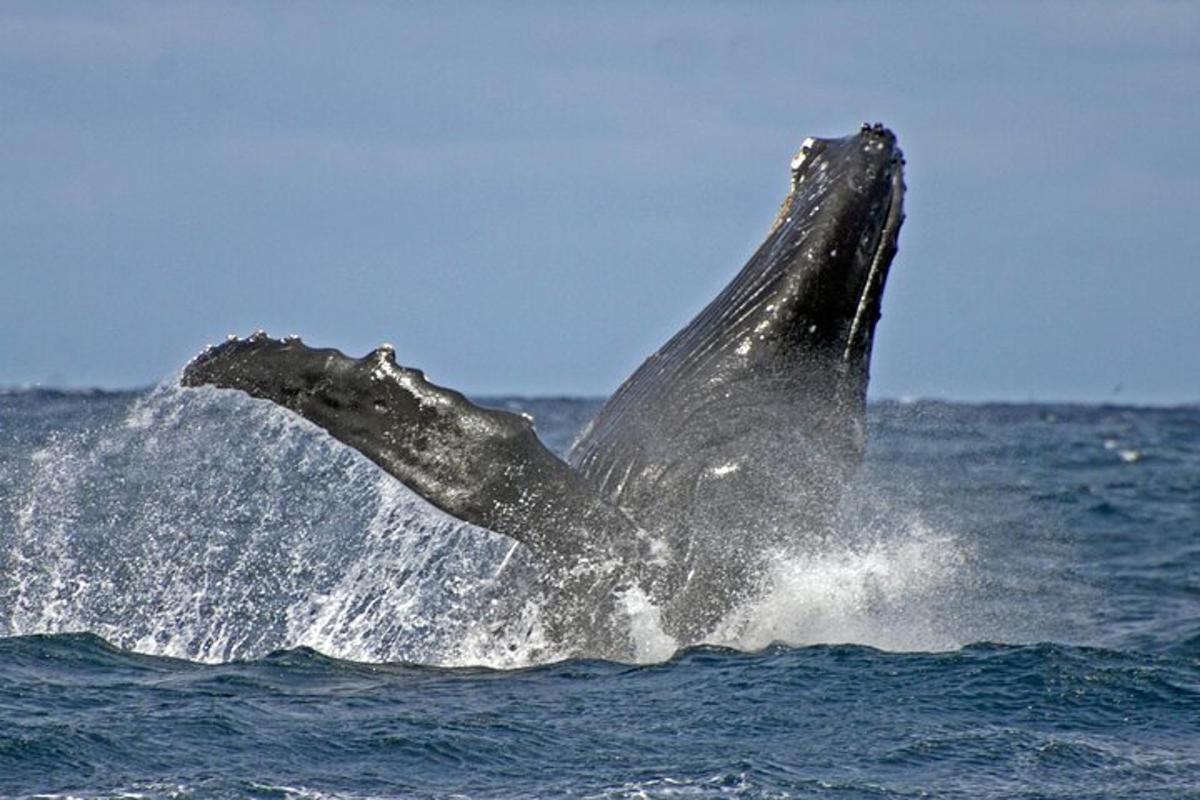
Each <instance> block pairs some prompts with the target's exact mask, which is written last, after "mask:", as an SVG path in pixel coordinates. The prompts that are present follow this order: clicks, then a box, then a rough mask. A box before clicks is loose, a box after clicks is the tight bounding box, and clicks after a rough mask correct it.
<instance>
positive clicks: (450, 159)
mask: <svg viewBox="0 0 1200 800" xmlns="http://www.w3.org/2000/svg"><path fill="white" fill-rule="evenodd" d="M864 120H868V121H875V120H881V121H883V122H885V123H887V124H888V125H889V126H891V127H892V128H893V129H894V130H895V131H896V132H897V133H898V135H899V137H900V141H901V145H902V146H903V147H904V149H905V152H906V154H907V156H908V165H909V166H908V184H909V195H908V199H907V209H908V222H907V223H906V226H905V229H904V232H903V234H902V237H901V249H900V255H899V256H898V258H897V261H896V263H895V264H894V266H893V271H892V277H891V280H890V281H889V288H888V294H887V296H886V298H885V301H884V319H883V322H882V323H881V324H880V328H879V333H878V339H877V345H876V352H875V360H874V370H873V374H874V382H873V386H872V394H873V395H874V396H876V397H897V396H913V395H920V396H934V397H948V398H959V399H973V400H974V399H1012V400H1025V399H1029V398H1036V399H1047V400H1057V399H1073V400H1090V401H1097V400H1109V399H1117V400H1120V401H1129V402H1147V401H1149V402H1182V401H1196V400H1200V269H1198V267H1200V264H1198V255H1197V254H1198V253H1200V221H1198V220H1197V212H1198V209H1200V145H1198V144H1197V142H1198V138H1197V137H1198V135H1200V124H1198V123H1200V4H1196V3H1184V2H1163V3H1139V4H1128V5H1126V4H1106V3H1087V4H1083V3H1064V4H1044V3H1037V4H1035V3H1028V4H1024V3H1022V4H1015V5H1004V6H1001V5H999V4H983V3H979V4H971V3H944V4H936V3H922V4H909V3H848V4H836V5H834V4H819V3H812V4H807V3H779V4H760V5H744V4H736V5H735V4H719V3H714V4H698V3H666V4H648V3H636V4H632V3H631V4H582V3H580V4H562V3H545V4H534V3H531V4H520V5H510V4H482V3H481V4H468V3H450V4H429V5H408V4H400V3H380V4H370V3H347V4H342V3H336V4H335V3H328V4H313V3H298V4H297V3H279V4H275V3H257V4H222V3H215V2H204V3H195V4H189V3H148V4H141V3H78V4H66V3H49V4H47V3H42V2H36V3H19V2H18V3H14V2H8V3H5V4H3V5H2V6H0V270H3V272H2V274H3V276H4V284H3V289H2V290H0V314H2V315H3V319H4V324H3V326H2V327H0V385H11V384H27V383H33V382H42V383H51V384H58V385H64V384H65V385H101V386H109V387H115V386H134V385H144V384H148V383H152V382H154V381H157V380H159V379H162V378H165V377H168V376H170V375H171V374H173V373H174V372H175V371H176V370H177V369H178V368H179V367H180V366H181V365H182V364H183V363H184V362H185V361H186V360H187V359H188V358H189V357H190V356H191V355H192V354H193V353H195V352H196V351H198V350H199V349H200V348H202V347H203V346H204V345H205V344H206V343H207V342H210V341H217V340H219V339H220V338H221V337H222V336H223V335H224V334H225V333H227V332H230V331H236V332H239V333H242V334H245V333H249V332H250V331H252V330H254V329H255V328H258V327H264V328H266V329H267V330H268V331H270V332H271V333H273V334H279V335H282V334H287V333H293V332H296V333H300V334H303V335H304V337H305V338H306V340H309V341H311V342H312V343H315V344H319V345H323V346H335V347H338V348H340V349H343V350H345V351H347V352H350V353H353V354H361V353H363V352H365V351H366V350H368V349H369V348H371V347H373V346H374V345H376V344H378V343H379V342H381V341H390V342H393V343H394V344H395V345H396V348H397V354H398V357H399V358H400V359H401V360H402V361H403V362H405V363H408V364H410V365H413V366H417V367H421V368H423V369H425V370H426V371H427V372H428V373H429V375H430V377H431V379H433V380H435V381H437V382H439V383H443V384H446V385H450V386H453V387H455V388H459V389H462V390H465V391H468V392H473V393H519V394H544V393H564V394H607V393H608V392H609V391H611V390H612V389H613V388H615V386H616V385H617V383H619V381H620V380H621V379H622V378H623V377H624V376H625V375H627V374H628V373H629V372H630V371H632V370H633V368H634V367H636V366H637V364H638V363H639V362H640V361H641V359H642V358H644V357H645V356H646V355H647V354H649V353H650V352H651V351H652V350H653V349H654V348H655V347H657V346H658V345H659V344H660V343H661V342H662V341H663V340H664V339H665V338H666V337H668V336H669V335H670V334H671V333H673V332H674V331H675V330H676V329H677V328H678V327H680V326H681V325H683V324H684V323H685V322H686V321H687V320H688V319H689V318H690V317H691V316H692V315H693V314H694V313H695V312H696V311H698V310H699V309H700V308H701V307H702V306H703V305H704V303H705V302H707V301H708V299H710V298H711V297H712V296H713V295H714V294H715V293H716V292H717V291H718V290H719V289H720V288H721V287H722V286H723V285H724V284H725V283H726V282H727V281H728V280H729V279H730V278H731V277H732V276H733V275H734V274H735V273H736V272H737V270H738V269H739V268H740V267H741V265H742V264H743V263H744V261H745V260H746V258H747V257H748V256H749V255H750V253H751V252H752V251H753V249H754V247H755V246H756V245H757V244H758V242H759V240H760V238H761V237H762V235H763V234H764V233H765V231H766V228H767V226H768V224H769V223H770V221H771V219H772V218H773V215H774V212H775V210H776V208H777V206H778V203H779V201H780V200H781V199H782V197H783V194H784V192H785V190H786V188H787V184H788V161H789V160H790V158H791V156H792V154H793V152H794V151H795V149H796V148H797V146H798V145H799V143H800V142H801V140H802V139H803V138H804V137H805V136H808V135H826V136H836V135H843V134H846V133H850V132H852V131H853V130H855V129H856V128H857V126H858V124H859V123H860V122H862V121H864ZM1118 384H1119V385H1121V386H1122V387H1123V389H1122V391H1121V392H1120V393H1119V394H1118V395H1116V396H1115V397H1114V395H1113V391H1114V387H1116V386H1117V385H1118Z"/></svg>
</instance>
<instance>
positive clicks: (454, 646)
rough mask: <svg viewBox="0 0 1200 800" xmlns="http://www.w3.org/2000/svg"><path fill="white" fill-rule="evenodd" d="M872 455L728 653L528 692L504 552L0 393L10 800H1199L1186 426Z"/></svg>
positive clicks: (256, 418)
mask: <svg viewBox="0 0 1200 800" xmlns="http://www.w3.org/2000/svg"><path fill="white" fill-rule="evenodd" d="M501 402H507V403H510V404H512V405H515V406H518V407H521V408H526V409H528V410H530V411H531V412H532V413H533V414H534V415H535V417H536V419H537V422H538V428H539V431H540V432H541V433H542V435H543V437H544V438H546V439H547V440H548V441H549V442H550V443H551V444H552V445H554V446H556V447H559V448H562V447H564V446H565V445H566V444H567V443H568V442H569V440H570V438H571V436H572V435H573V433H574V431H575V430H576V429H577V427H578V426H579V425H580V424H581V423H582V422H583V421H584V420H585V419H586V418H587V416H588V415H589V414H590V412H591V411H592V410H593V409H594V404H592V403H590V402H587V401H575V400H530V401H501ZM871 436H872V440H871V448H870V453H869V457H868V463H867V464H866V467H865V469H864V470H863V473H862V475H861V476H860V479H859V481H858V483H857V484H856V485H855V486H854V487H852V488H851V490H850V491H849V493H848V497H849V499H848V502H847V503H846V508H845V509H844V515H843V517H844V518H843V521H842V523H841V525H840V530H839V533H840V538H839V539H838V540H837V541H832V542H826V543H822V544H820V545H814V547H813V549H812V551H811V552H809V553H806V554H804V556H803V557H794V558H792V559H790V560H788V559H785V560H781V563H780V564H779V565H778V571H777V574H775V575H772V576H770V581H769V584H768V585H769V589H768V590H767V591H766V592H765V593H764V595H763V596H762V597H761V598H758V599H757V600H756V601H754V602H753V603H750V604H748V605H747V607H745V608H743V609H739V610H738V611H737V612H736V613H735V614H733V615H731V618H730V619H729V620H728V621H727V624H726V625H725V627H724V628H723V630H722V631H720V632H719V633H718V634H717V635H715V636H714V644H713V645H710V646H705V647H700V648H692V649H687V650H684V651H682V652H675V651H674V649H673V647H672V646H671V645H672V643H671V642H670V641H669V640H665V639H664V638H663V637H662V636H661V635H660V634H656V633H655V631H654V629H653V626H652V625H648V626H647V628H646V630H645V631H644V632H643V638H644V644H645V650H644V654H645V658H644V659H643V661H644V662H645V663H639V664H616V663H608V662H598V661H580V660H572V661H563V662H557V663H537V662H538V660H539V659H540V658H543V657H544V653H545V650H544V649H538V648H525V647H524V646H523V645H522V644H521V643H514V642H497V641H495V640H494V636H492V635H490V631H489V630H488V629H487V628H486V626H483V625H481V623H480V620H481V619H483V618H485V617H486V613H485V612H486V609H488V608H490V607H492V604H494V603H495V602H497V601H498V600H503V599H504V598H505V597H506V596H508V595H510V594H511V593H513V592H518V591H519V590H520V588H521V576H522V574H523V573H524V572H526V571H527V570H528V569H529V568H530V565H529V564H527V563H526V562H525V561H524V558H523V554H522V553H521V551H519V550H517V551H513V550H512V549H511V546H510V544H509V543H508V542H507V541H506V540H504V539H502V538H501V537H497V536H494V535H492V534H489V533H487V532H485V531H480V530H477V529H473V528H470V527H469V526H465V525H461V524H458V523H455V522H453V521H451V520H447V519H445V518H444V517H441V516H440V515H438V514H437V513H436V512H435V511H433V510H431V509H430V508H429V507H428V506H426V505H424V504H423V503H421V502H420V501H419V500H417V499H415V498H413V497H412V496H411V495H410V494H409V493H408V492H407V491H406V490H404V489H403V487H399V486H398V485H397V484H396V483H395V482H394V481H391V480H390V479H388V478H386V476H381V475H380V473H379V472H378V471H377V470H375V469H374V467H372V466H371V465H370V464H368V463H367V462H365V460H363V459H362V458H360V457H359V456H357V454H355V453H353V452H351V451H348V450H347V449H345V448H342V447H340V446H339V445H337V444H335V443H333V442H331V441H330V440H329V439H328V437H326V436H324V435H323V434H321V433H320V432H318V431H315V430H314V429H313V428H311V427H310V426H307V425H304V424H302V423H297V422H296V421H295V420H293V419H291V418H289V417H288V416H287V415H286V414H283V413H281V412H279V411H277V410H275V409H273V408H271V407H269V406H267V405H264V404H260V403H255V402H251V401H248V400H245V399H243V398H239V397H237V396H234V395H229V394H222V393H217V392H213V391H210V390H204V391H195V392H180V391H175V390H159V391H156V392H154V393H150V394H134V393H116V394H105V393H99V394H60V393H53V392H37V391H31V392H15V393H9V394H7V395H0V796H5V797H26V796H33V795H38V794H51V795H57V796H67V795H69V796H82V797H123V796H139V797H272V798H292V797H557V796H569V797H676V796H686V797H691V796H698V797H727V796H747V797H906V796H921V797H926V796H937V797H1096V798H1100V797H1105V798H1107V797H1200V788H1198V787H1200V409H1196V408H1174V409H1137V408H1122V407H1107V406H1106V407H1091V406H1045V405H1032V404H1030V405H954V404H945V403H927V402H919V403H912V404H896V403H880V404H876V405H875V406H874V407H873V409H872V414H871ZM501 565H504V568H503V569H501ZM529 613H530V615H531V619H533V621H534V622H536V614H537V610H536V609H532V610H531V611H530V612H529ZM647 619H648V620H650V621H652V616H649V617H647Z"/></svg>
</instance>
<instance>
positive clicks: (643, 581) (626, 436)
mask: <svg viewBox="0 0 1200 800" xmlns="http://www.w3.org/2000/svg"><path fill="white" fill-rule="evenodd" d="M903 195H904V182H903V159H902V156H901V153H900V150H899V148H898V147H897V146H896V140H895V137H894V136H893V135H892V133H891V132H890V131H888V130H886V129H884V128H883V127H882V126H880V125H876V126H867V125H864V126H863V128H862V130H861V131H860V132H859V133H857V134H855V135H853V136H849V137H845V138H842V139H808V140H806V141H805V143H804V146H803V147H802V149H801V151H800V153H799V154H798V155H797V156H796V157H795V159H794V160H793V162H792V189H791V192H790V193H789V195H788V197H787V199H786V200H785V201H784V204H783V207H782V209H781V211H780V214H779V216H778V218H777V219H776V221H775V224H774V225H773V227H772V229H771V231H770V233H769V234H768V236H767V238H766V240H765V241H764V242H763V244H762V245H761V246H760V247H759V248H758V250H757V251H756V252H755V254H754V255H753V256H752V257H751V259H750V261H749V262H748V263H747V264H746V266H745V267H744V268H743V269H742V271H741V272H740V273H739V274H738V275H737V277H735V278H734V280H733V281H732V282H731V283H730V284H729V286H727V287H726V288H725V290H724V291H722V292H721V294H720V295H718V296H717V298H716V299H714V300H713V301H712V302H711V303H710V304H709V305H708V306H707V307H706V308H705V309H704V310H703V311H701V312H700V314H699V315H697V316H696V318H695V319H693V320H692V321H691V322H690V323H689V324H688V325H687V326H686V327H684V328H683V329H682V330H681V331H680V332H679V333H677V334H676V335H675V336H674V337H672V338H671V340H670V341H668V342H667V343H666V344H665V345H664V346H663V347H662V348H661V349H659V350H658V351H657V352H656V353H655V354H654V355H652V356H650V358H649V359H647V360H646V362H645V363H644V364H642V366H641V367H640V368H639V369H638V370H637V371H636V372H635V373H634V374H633V375H632V376H631V377H630V378H629V379H628V380H627V381H625V383H624V384H623V385H622V386H621V387H620V388H619V389H618V390H617V392H616V393H615V394H614V395H613V396H612V398H610V399H609V400H608V402H607V403H606V404H605V405H604V406H603V408H602V409H601V410H600V412H599V413H598V414H597V416H596V418H595V419H594V420H593V421H592V422H591V423H590V424H589V425H588V427H587V428H586V429H585V430H584V432H583V433H582V435H581V436H580V438H579V440H578V441H577V442H576V443H575V445H574V446H573V447H572V449H571V451H570V453H569V454H568V456H567V459H566V461H563V460H561V459H559V458H558V457H557V456H555V455H554V454H552V453H551V452H550V451H549V450H547V449H546V448H545V446H543V445H542V443H541V442H540V441H539V440H538V438H537V435H536V434H535V432H534V429H533V424H532V421H531V420H529V419H527V418H525V417H522V416H519V415H515V414H511V413H508V412H505V411H499V410H494V409H488V408H483V407H481V406H478V405H475V404H473V403H471V402H470V401H469V400H467V399H466V398H465V397H464V396H462V395H461V394H459V393H457V392H454V391H452V390H449V389H445V388H442V387H438V386H435V385H433V384H431V383H429V382H428V381H426V380H425V378H424V375H423V374H422V373H421V372H420V371H418V370H414V369H409V368H406V367H402V366H399V365H398V364H397V363H396V361H395V357H394V353H393V351H392V349H391V348H390V347H388V346H383V347H381V348H379V349H377V350H375V351H373V352H372V353H370V354H368V355H367V356H365V357H364V358H361V359H353V358H350V357H347V356H345V355H343V354H342V353H340V352H338V351H336V350H321V349H312V348H309V347H307V346H305V345H304V344H303V343H301V342H300V341H299V340H298V339H285V340H282V341H279V340H274V339H270V338H268V337H267V336H266V335H265V334H256V335H254V336H251V337H250V338H248V339H231V340H230V341H228V342H226V343H224V344H222V345H221V346H219V347H216V348H210V349H209V350H207V351H205V352H204V353H202V354H201V355H200V356H198V357H197V358H196V359H195V360H193V361H192V363H191V364H189V365H188V366H187V368H186V369H185V371H184V375H183V383H184V384H185V385H193V386H195V385H203V384H212V385H216V386H220V387H229V388H235V389H240V390H242V391H244V392H246V393H248V394H250V395H252V396H254V397H259V398H264V399H267V400H271V401H273V402H275V403H277V404H279V405H281V406H283V407H285V408H288V409H290V410H291V411H293V412H295V413H297V414H300V415H301V416H303V417H305V418H307V419H309V420H310V421H312V422H314V423H316V424H317V425H319V426H320V427H322V428H324V429H325V430H326V431H328V432H329V433H330V434H332V435H333V436H334V437H336V438H337V439H339V440H341V441H343V442H345V443H346V444H348V445H350V446H351V447H354V448H356V449H357V450H359V451H361V452H362V453H363V454H364V455H366V456H367V457H368V458H370V459H371V460H373V461H374V462H375V463H377V464H378V465H379V466H380V467H382V468H383V469H384V470H386V471H387V472H389V473H390V474H392V475H393V476H395V477H396V478H398V479H399V480H400V481H402V482H403V483H404V484H405V485H407V486H408V487H409V488H411V489H412V490H413V491H415V492H416V493H417V494H419V495H420V496H422V497H423V498H425V499H426V500H428V501H429V502H430V503H432V504H433V505H435V506H437V507H438V508H440V509H442V510H443V511H445V512H447V513H449V514H451V515H453V516H455V517H458V518H459V519H462V520H465V521H467V522H470V523H473V524H476V525H480V526H482V527H485V528H488V529H490V530H493V531H496V532H497V533H501V534H504V535H506V536H509V537H511V538H513V539H515V540H517V541H519V542H521V543H522V544H524V545H525V546H526V547H527V548H529V549H530V550H531V551H532V553H533V555H534V556H535V557H536V559H537V560H538V562H539V563H540V565H541V575H542V579H541V587H540V589H541V591H543V592H545V593H546V594H548V595H549V596H550V597H549V599H550V601H551V605H552V606H553V607H554V609H555V611H554V615H553V616H554V619H555V622H554V625H553V627H554V628H555V634H554V635H555V636H556V638H558V639H560V641H561V643H562V644H563V646H564V647H565V648H566V649H567V650H568V651H569V652H575V653H586V654H592V655H607V656H614V657H621V656H623V655H628V651H629V648H630V646H631V645H630V642H629V639H628V636H627V634H626V633H625V632H624V628H623V627H622V625H621V624H620V621H619V616H620V615H619V613H618V612H617V598H618V597H620V596H621V595H622V593H623V592H626V591H629V590H631V589H637V590H640V591H642V592H644V593H646V594H647V595H648V596H649V597H650V599H651V600H652V601H653V602H654V603H655V605H656V606H657V607H658V608H659V609H660V611H661V624H662V626H663V628H664V630H665V631H666V632H667V633H668V634H669V635H671V636H672V637H674V639H675V640H676V641H677V642H678V643H679V644H681V645H686V644H691V643H696V642H699V641H703V639H704V637H705V635H706V634H708V633H709V632H711V631H712V629H713V627H714V626H715V625H717V624H718V623H719V622H720V620H721V619H722V618H723V617H724V616H725V615H726V614H727V613H728V612H729V611H730V609H732V608H733V607H734V606H736V605H737V604H738V603H740V602H742V601H744V600H746V599H747V597H749V596H751V595H753V593H754V592H755V590H756V589H757V581H758V580H759V577H760V576H761V575H762V574H763V568H764V566H766V564H765V561H766V560H767V559H769V558H770V557H771V554H773V553H777V552H779V551H780V550H784V549H787V548H788V547H791V546H795V545H796V544H797V543H802V542H803V541H804V540H806V539H808V538H811V537H818V536H822V535H824V533H825V529H826V527H827V525H828V523H829V520H830V516H831V514H832V513H833V511H834V508H835V506H836V505H837V503H838V501H839V498H840V495H841V490H842V487H843V485H844V484H845V482H846V481H847V480H848V479H849V478H850V477H851V476H852V475H853V473H854V471H855V470H856V469H857V467H858V465H859V462H860V461H861V459H862V455H863V449H864V446H865V409H866V389H867V382H868V377H869V364H870V354H871V345H872V340H873V335H874V330H875V324H876V322H877V321H878V319H879V316H880V303H881V300H882V296H883V288H884V283H885V280H886V278H887V273H888V268H889V266H890V264H891V261H892V258H893V256H894V255H895V253H896V243H897V237H898V234H899V230H900V225H901V223H902V221H903V210H902V206H903Z"/></svg>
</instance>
